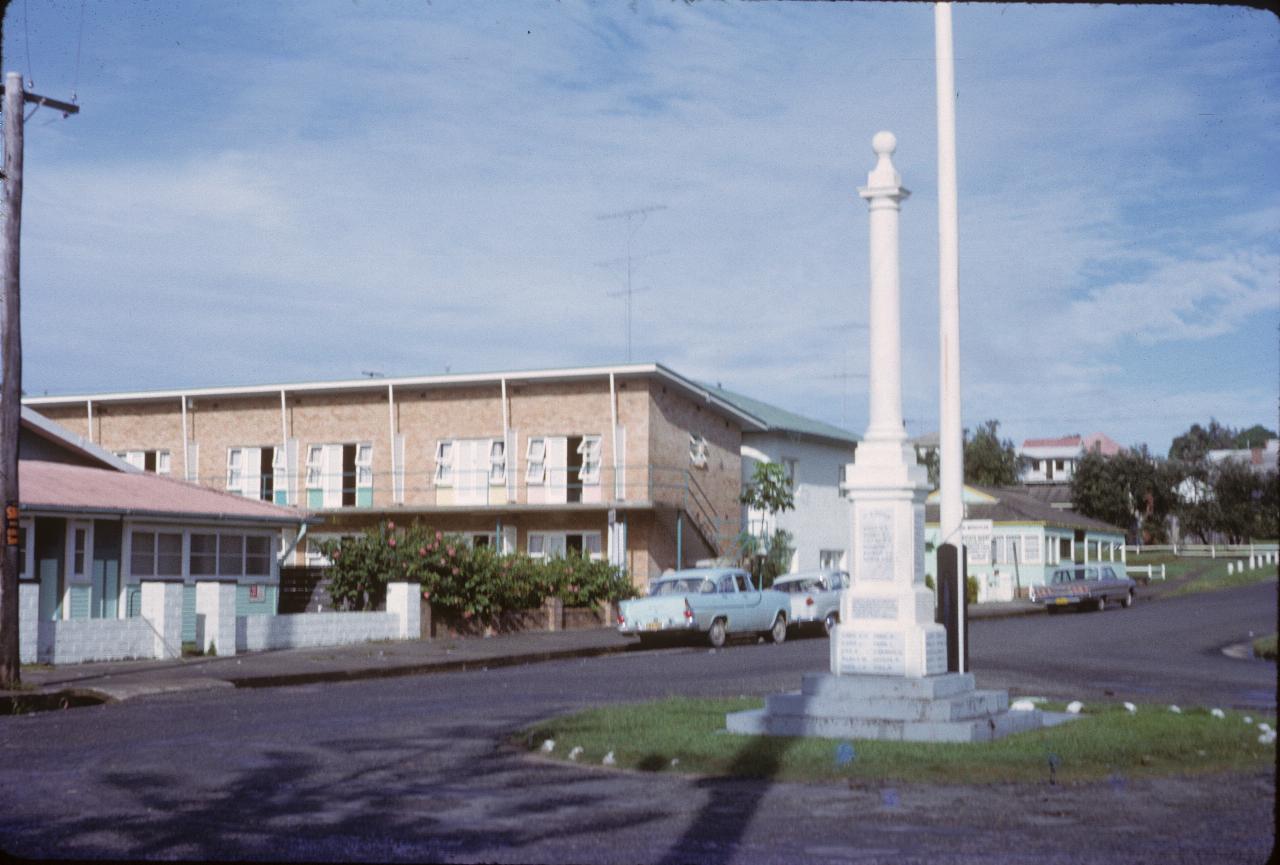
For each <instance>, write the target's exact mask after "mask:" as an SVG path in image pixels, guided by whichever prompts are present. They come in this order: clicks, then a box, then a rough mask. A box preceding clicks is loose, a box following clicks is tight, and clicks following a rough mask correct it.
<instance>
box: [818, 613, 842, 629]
mask: <svg viewBox="0 0 1280 865" xmlns="http://www.w3.org/2000/svg"><path fill="white" fill-rule="evenodd" d="M839 623H840V617H839V616H837V615H836V614H835V613H827V617H826V618H825V619H823V620H822V629H823V630H824V631H826V632H827V633H828V634H830V633H831V629H832V628H834V627H835V626H836V625H837V624H839Z"/></svg>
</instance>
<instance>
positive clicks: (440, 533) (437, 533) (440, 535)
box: [436, 532, 444, 541]
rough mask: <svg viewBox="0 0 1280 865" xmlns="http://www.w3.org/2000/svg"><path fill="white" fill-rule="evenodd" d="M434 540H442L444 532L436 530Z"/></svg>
mask: <svg viewBox="0 0 1280 865" xmlns="http://www.w3.org/2000/svg"><path fill="white" fill-rule="evenodd" d="M436 540H437V541H443V540H444V532H436Z"/></svg>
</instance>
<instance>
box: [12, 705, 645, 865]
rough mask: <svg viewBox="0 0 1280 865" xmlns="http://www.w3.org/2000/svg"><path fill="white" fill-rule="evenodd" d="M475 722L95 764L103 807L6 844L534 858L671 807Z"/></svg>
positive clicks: (48, 848)
mask: <svg viewBox="0 0 1280 865" xmlns="http://www.w3.org/2000/svg"><path fill="white" fill-rule="evenodd" d="M477 733H478V731H477V730H476V729H475V728H474V727H458V728H446V727H436V728H433V729H432V731H431V734H430V736H429V737H408V738H397V739H395V740H390V741H381V742H380V741H377V740H370V739H364V738H359V737H356V736H353V737H351V738H349V739H342V740H331V741H326V742H313V743H296V744H294V743H286V742H278V743H272V744H271V745H270V746H267V747H265V748H260V749H246V751H245V752H243V753H228V754H226V755H225V765H224V767H223V768H221V769H219V770H214V771H211V772H208V773H206V774H205V775H203V776H193V775H192V774H190V772H189V771H186V770H185V769H183V768H175V769H174V770H173V771H165V770H157V769H154V768H147V769H137V770H118V771H103V772H98V773H95V778H94V782H95V790H96V792H97V794H99V795H101V796H103V797H105V798H106V801H108V802H110V803H111V804H110V807H109V808H104V809H98V814H97V815H94V816H81V815H78V814H76V813H74V812H73V811H67V812H63V813H51V814H49V815H48V817H47V819H43V820H41V821H40V823H39V825H36V824H15V823H9V825H8V826H6V827H5V831H4V846H5V847H6V848H7V850H8V852H10V853H13V854H16V855H21V856H30V857H37V858H67V857H87V858H97V857H103V856H105V857H108V858H126V859H151V858H175V857H176V858H183V859H198V860H213V861H224V860H238V859H247V860H259V861H262V860H301V861H322V860H346V861H352V860H354V861H366V862H368V861H387V860H406V859H408V860H416V861H445V860H446V859H453V858H456V857H462V858H463V859H464V860H471V859H474V860H477V861H486V858H487V857H486V852H488V853H493V852H495V851H506V852H507V853H508V855H509V854H510V853H511V852H512V851H521V850H529V851H530V853H529V856H528V857H527V858H526V859H525V861H538V859H537V855H538V854H537V853H536V852H534V851H535V850H536V848H537V845H539V844H540V843H541V842H544V841H556V842H561V841H563V840H564V839H566V838H572V837H574V836H575V835H581V836H583V838H584V841H587V843H588V845H589V836H598V835H602V834H605V835H607V834H608V833H609V832H611V831H624V830H626V829H627V828H630V827H635V826H639V825H643V824H646V823H649V822H652V821H656V820H662V819H666V818H668V817H669V816H670V814H669V811H668V810H664V809H662V807H661V805H659V806H657V807H654V806H653V805H650V804H647V803H644V802H635V803H630V802H628V803H624V804H622V805H621V806H619V805H618V804H616V803H614V805H613V806H612V807H611V808H610V809H609V810H608V811H607V813H601V812H600V810H599V809H598V806H599V804H600V799H601V793H600V791H599V790H598V789H597V788H596V785H597V784H599V783H600V780H599V779H597V778H595V777H592V776H590V775H587V776H585V777H584V774H583V773H582V772H581V771H580V770H574V769H572V768H569V767H565V768H564V769H561V768H559V767H556V766H546V765H536V764H530V763H528V762H526V761H524V760H522V759H520V758H519V757H517V756H515V755H512V754H510V753H504V752H502V751H494V750H493V748H492V744H491V740H489V739H488V737H485V742H484V744H483V745H482V746H480V747H477V745H478V744H479V740H478V738H477ZM480 735H483V733H481V734H480ZM468 740H470V742H468ZM459 743H466V744H464V745H463V748H464V749H465V750H466V751H467V754H466V755H464V756H463V757H462V758H461V759H460V758H459V755H458V754H457V750H458V748H459ZM104 812H106V813H104ZM587 815H590V817H589V818H588V817H587ZM531 848H532V849H531Z"/></svg>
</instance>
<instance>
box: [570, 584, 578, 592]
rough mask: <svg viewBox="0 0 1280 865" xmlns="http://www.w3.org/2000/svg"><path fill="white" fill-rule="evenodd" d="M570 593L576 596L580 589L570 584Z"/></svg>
mask: <svg viewBox="0 0 1280 865" xmlns="http://www.w3.org/2000/svg"><path fill="white" fill-rule="evenodd" d="M569 592H570V593H571V594H574V595H576V594H578V587H577V586H576V585H574V584H573V583H570V584H569Z"/></svg>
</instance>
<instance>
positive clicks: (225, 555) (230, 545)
mask: <svg viewBox="0 0 1280 865" xmlns="http://www.w3.org/2000/svg"><path fill="white" fill-rule="evenodd" d="M218 574H219V575H221V576H227V577H239V576H243V575H244V535H219V536H218Z"/></svg>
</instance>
